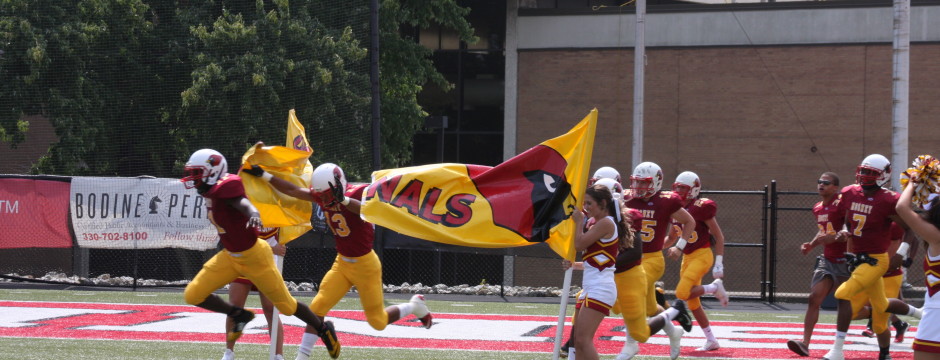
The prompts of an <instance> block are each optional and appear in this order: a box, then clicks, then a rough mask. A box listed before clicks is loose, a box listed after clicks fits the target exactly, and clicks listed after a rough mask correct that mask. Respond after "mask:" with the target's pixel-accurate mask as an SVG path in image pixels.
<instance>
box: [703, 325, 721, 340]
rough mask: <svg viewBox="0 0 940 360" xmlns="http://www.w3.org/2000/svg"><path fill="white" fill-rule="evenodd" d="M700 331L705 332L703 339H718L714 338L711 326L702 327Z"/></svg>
mask: <svg viewBox="0 0 940 360" xmlns="http://www.w3.org/2000/svg"><path fill="white" fill-rule="evenodd" d="M702 332H704V333H705V339H706V340H708V341H712V342H718V339H715V334H714V333H712V327H711V326H709V327H703V328H702Z"/></svg>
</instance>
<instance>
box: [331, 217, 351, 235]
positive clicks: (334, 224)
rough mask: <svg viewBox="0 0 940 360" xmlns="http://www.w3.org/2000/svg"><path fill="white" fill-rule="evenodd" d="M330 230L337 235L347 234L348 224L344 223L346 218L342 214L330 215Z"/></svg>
mask: <svg viewBox="0 0 940 360" xmlns="http://www.w3.org/2000/svg"><path fill="white" fill-rule="evenodd" d="M330 230H331V231H333V234H334V235H336V236H339V237H347V236H349V233H350V231H349V225H347V224H346V218H345V217H344V216H343V214H339V213H337V214H333V215H330Z"/></svg>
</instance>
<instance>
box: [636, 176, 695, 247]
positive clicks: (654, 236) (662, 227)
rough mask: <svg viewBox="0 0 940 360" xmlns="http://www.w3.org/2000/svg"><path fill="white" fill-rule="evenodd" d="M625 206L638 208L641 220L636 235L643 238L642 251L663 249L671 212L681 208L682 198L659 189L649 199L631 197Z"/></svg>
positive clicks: (670, 221) (670, 220)
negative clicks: (641, 215)
mask: <svg viewBox="0 0 940 360" xmlns="http://www.w3.org/2000/svg"><path fill="white" fill-rule="evenodd" d="M626 205H627V207H629V208H631V209H636V210H639V211H640V213H641V214H643V220H642V222H641V225H640V230H639V231H637V233H636V234H637V235H638V236H640V239H641V240H643V252H644V253H650V252H656V251H662V250H663V242H665V240H666V235H669V230H670V229H671V228H672V214H673V213H675V212H676V211H678V210H679V209H681V208H682V199H681V198H679V195H676V194H675V193H673V192H672V191H660V192H658V193H656V194H653V196H651V197H650V198H649V200H643V199H641V198H633V199H630V201H627V204H626Z"/></svg>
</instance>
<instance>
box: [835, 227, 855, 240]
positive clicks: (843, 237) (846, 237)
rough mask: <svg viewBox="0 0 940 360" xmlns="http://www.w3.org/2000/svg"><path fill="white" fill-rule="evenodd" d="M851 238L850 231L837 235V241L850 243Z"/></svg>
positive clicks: (842, 231)
mask: <svg viewBox="0 0 940 360" xmlns="http://www.w3.org/2000/svg"><path fill="white" fill-rule="evenodd" d="M850 236H852V234H851V233H849V231H848V230H841V231H839V233H838V234H836V241H841V242H845V241H848V240H849V237H850Z"/></svg>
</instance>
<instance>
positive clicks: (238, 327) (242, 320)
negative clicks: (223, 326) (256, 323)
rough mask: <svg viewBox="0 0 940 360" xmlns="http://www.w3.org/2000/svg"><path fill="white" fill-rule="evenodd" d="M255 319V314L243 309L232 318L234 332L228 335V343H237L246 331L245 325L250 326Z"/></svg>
mask: <svg viewBox="0 0 940 360" xmlns="http://www.w3.org/2000/svg"><path fill="white" fill-rule="evenodd" d="M254 318H255V313H253V312H251V310H248V309H241V311H240V312H239V313H238V315H235V316H232V331H229V332H228V334H226V338H227V339H228V341H235V340H238V338H240V337H242V331H244V330H245V325H248V323H249V322H251V320H252V319H254ZM233 356H234V355H233Z"/></svg>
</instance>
